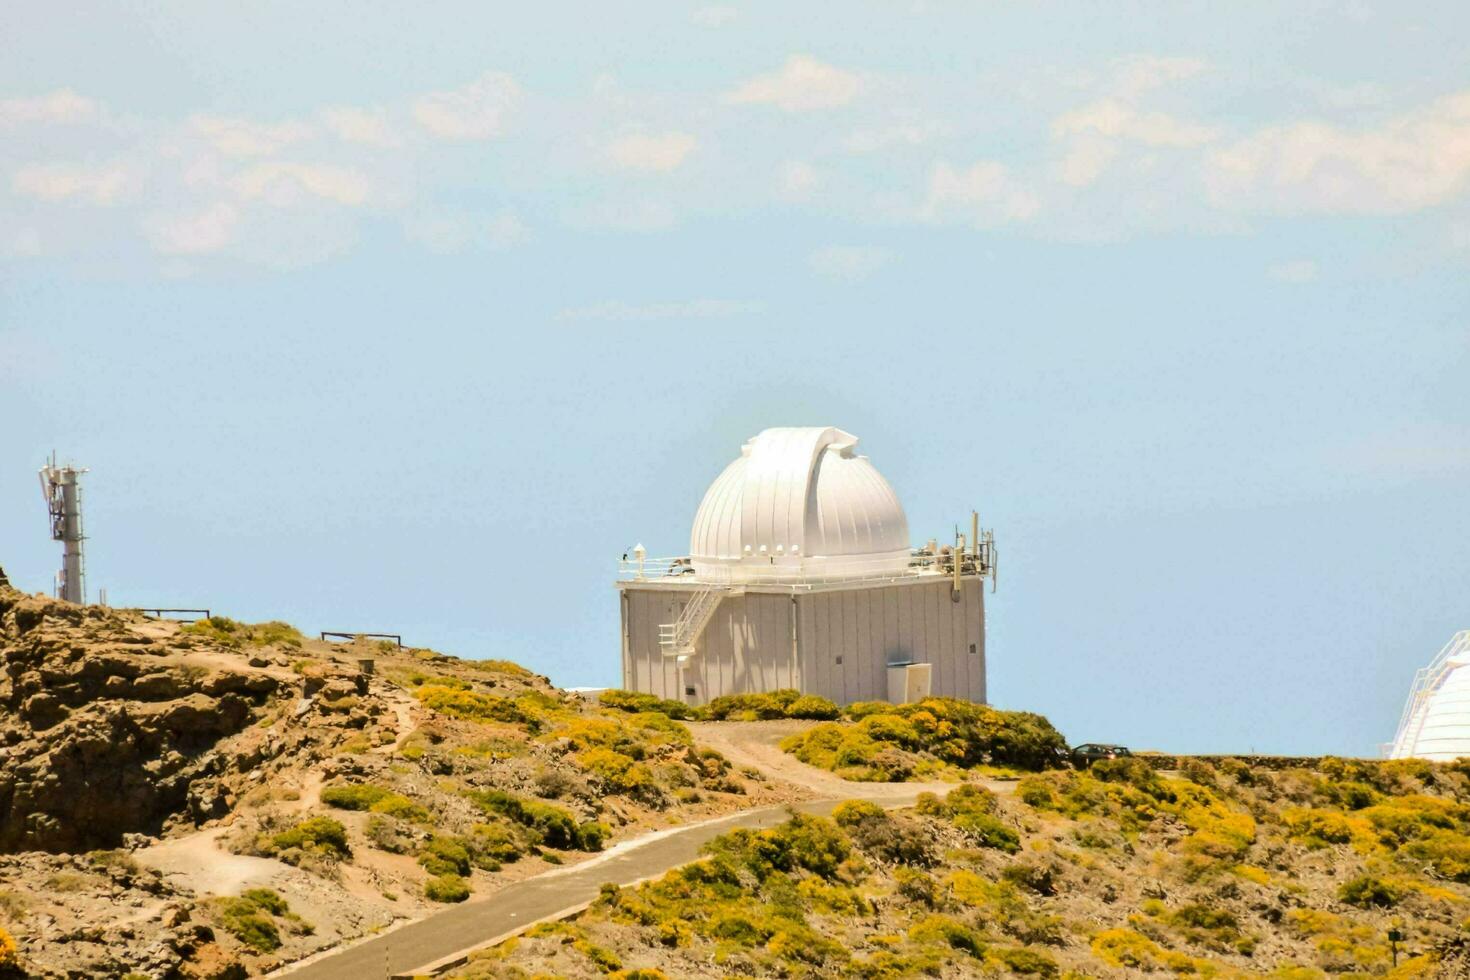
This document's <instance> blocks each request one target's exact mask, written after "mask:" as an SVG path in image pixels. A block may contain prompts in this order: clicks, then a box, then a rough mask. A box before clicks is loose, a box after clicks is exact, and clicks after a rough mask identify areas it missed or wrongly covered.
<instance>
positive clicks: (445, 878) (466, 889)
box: [424, 874, 470, 902]
mask: <svg viewBox="0 0 1470 980" xmlns="http://www.w3.org/2000/svg"><path fill="white" fill-rule="evenodd" d="M424 897H425V898H427V899H428V900H429V901H431V902H463V901H464V900H465V899H467V898H469V897H470V886H469V882H467V881H465V880H464V879H463V878H461V877H460V876H459V875H456V874H446V875H439V876H438V877H436V878H430V879H429V880H428V881H427V882H425V883H424Z"/></svg>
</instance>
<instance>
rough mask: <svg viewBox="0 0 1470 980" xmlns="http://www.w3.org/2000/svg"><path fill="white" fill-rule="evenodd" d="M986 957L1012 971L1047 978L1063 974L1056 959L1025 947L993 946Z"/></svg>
mask: <svg viewBox="0 0 1470 980" xmlns="http://www.w3.org/2000/svg"><path fill="white" fill-rule="evenodd" d="M985 958H986V959H987V960H990V961H992V962H995V963H999V964H1000V965H1001V966H1004V967H1005V968H1006V969H1007V970H1009V971H1010V972H1011V973H1021V974H1026V975H1029V976H1037V977H1047V978H1050V977H1057V976H1061V973H1062V971H1061V968H1060V967H1058V966H1057V961H1056V960H1054V959H1052V958H1051V957H1050V956H1048V955H1046V954H1045V953H1043V952H1040V951H1038V950H1034V949H1026V948H1025V947H1016V946H1005V947H994V946H992V947H991V948H990V949H989V950H987V951H986V954H985Z"/></svg>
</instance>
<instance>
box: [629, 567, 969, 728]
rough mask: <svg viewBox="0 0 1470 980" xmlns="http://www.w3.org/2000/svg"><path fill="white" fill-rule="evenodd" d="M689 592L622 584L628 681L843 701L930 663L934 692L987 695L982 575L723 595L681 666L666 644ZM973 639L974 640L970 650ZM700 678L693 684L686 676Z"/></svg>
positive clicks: (678, 689)
mask: <svg viewBox="0 0 1470 980" xmlns="http://www.w3.org/2000/svg"><path fill="white" fill-rule="evenodd" d="M689 594H690V593H688V592H683V591H677V590H669V589H638V588H625V589H624V590H623V631H624V651H623V686H624V687H626V688H628V689H630V690H635V691H646V692H648V693H650V694H655V695H658V696H659V697H665V698H675V699H681V700H686V701H689V702H690V703H694V704H703V703H705V702H706V701H708V700H709V699H710V698H713V697H717V696H719V695H721V694H733V693H742V692H750V691H772V690H775V689H777V688H782V687H794V688H797V689H798V690H801V691H805V692H809V693H812V694H821V695H823V696H825V697H828V698H831V699H832V700H833V701H836V702H837V703H838V704H849V703H851V702H853V701H870V700H881V699H884V698H886V697H887V694H888V680H887V674H886V670H887V667H888V665H889V664H890V663H898V662H913V663H930V664H933V665H934V672H933V686H932V693H934V694H938V695H945V696H948V697H958V698H967V699H969V700H973V701H984V700H985V585H984V583H983V582H981V581H979V580H975V579H969V580H966V581H965V582H964V583H963V588H962V590H961V596H960V601H959V602H954V601H952V599H951V597H950V583H949V582H948V581H945V580H939V581H928V582H917V583H912V584H903V585H890V586H884V587H882V588H871V589H848V590H844V591H832V592H808V593H799V594H797V595H796V596H794V597H793V596H792V595H791V594H789V593H767V592H754V591H747V592H745V593H744V594H737V595H731V596H727V597H726V598H725V600H724V601H723V602H722V603H720V606H719V608H718V609H717V610H716V611H715V614H714V617H713V618H712V619H711V620H710V622H709V625H708V626H706V627H705V631H704V635H703V636H702V637H701V638H700V643H699V650H698V652H696V654H695V655H694V656H693V657H691V658H690V660H689V662H688V663H687V664H686V665H685V666H684V668H683V684H682V685H681V684H680V682H679V668H678V667H677V666H676V665H675V664H674V662H673V660H672V659H671V658H665V657H664V656H663V654H662V651H661V650H660V649H659V645H658V627H659V624H660V623H670V622H673V621H674V620H675V619H677V618H678V615H679V610H680V609H682V608H683V605H684V603H685V601H687V597H688V596H689ZM972 650H973V652H972ZM691 687H692V688H694V693H693V694H692V695H689V694H686V693H685V690H684V689H686V688H691Z"/></svg>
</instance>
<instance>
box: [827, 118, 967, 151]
mask: <svg viewBox="0 0 1470 980" xmlns="http://www.w3.org/2000/svg"><path fill="white" fill-rule="evenodd" d="M943 132H944V126H943V125H942V124H941V123H939V122H937V121H933V120H930V121H927V122H911V123H899V124H896V125H892V126H883V127H879V128H876V129H860V130H857V131H855V132H853V133H852V134H851V135H849V136H848V137H847V139H845V140H844V141H843V144H842V145H843V146H844V147H845V148H846V149H847V151H848V152H849V153H877V152H878V151H880V150H886V149H888V148H889V147H891V146H923V145H924V144H925V143H928V142H930V141H931V140H933V139H934V138H935V137H937V136H939V135H940V134H942V133H943Z"/></svg>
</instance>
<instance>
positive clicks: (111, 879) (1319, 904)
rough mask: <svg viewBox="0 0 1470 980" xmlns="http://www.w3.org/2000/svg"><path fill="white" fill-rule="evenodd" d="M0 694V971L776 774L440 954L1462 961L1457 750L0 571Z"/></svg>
mask: <svg viewBox="0 0 1470 980" xmlns="http://www.w3.org/2000/svg"><path fill="white" fill-rule="evenodd" d="M0 709H3V710H0V976H4V975H10V976H34V977H44V978H62V977H65V978H80V977H109V978H118V977H123V978H127V980H188V978H198V980H204V978H215V980H227V978H228V980H237V978H244V977H249V976H256V975H261V974H265V973H269V972H271V971H273V970H274V969H276V968H278V967H281V966H283V965H286V964H289V963H291V962H293V961H297V960H300V959H303V958H306V957H309V956H311V955H313V954H315V953H319V952H323V951H326V950H330V949H332V948H333V947H337V946H341V945H344V944H349V943H352V942H353V941H354V940H357V939H360V938H363V937H367V936H369V935H371V934H373V933H375V932H378V931H381V930H383V929H385V928H388V927H390V926H393V925H394V924H401V923H404V922H406V921H411V920H420V919H424V918H426V917H430V916H432V915H434V913H435V912H436V911H440V910H443V909H444V908H446V906H448V905H452V904H454V903H457V902H462V901H467V900H473V899H474V898H476V897H485V896H490V895H493V894H495V893H496V892H497V891H498V890H499V889H501V888H502V887H504V886H505V885H507V884H509V883H512V882H515V881H517V880H519V879H524V878H528V877H532V876H537V875H540V874H543V873H545V872H548V871H552V870H556V869H557V868H558V866H564V865H572V864H576V863H579V862H582V861H586V860H588V859H589V858H591V856H592V855H594V854H595V853H596V852H598V851H599V850H602V849H604V848H606V847H608V846H609V845H612V844H615V843H619V842H624V841H630V840H632V839H634V838H638V837H641V836H644V835H648V834H649V833H650V832H653V831H660V830H664V829H669V828H674V827H677V826H679V825H681V824H689V823H696V822H698V821H701V820H703V819H705V818H709V817H714V816H719V815H723V814H729V813H732V812H734V811H737V810H748V809H755V808H759V807H762V806H770V805H771V804H784V803H790V802H794V801H798V800H807V801H813V808H814V809H819V810H821V812H824V813H825V812H829V811H830V812H831V817H830V818H829V817H825V816H800V817H795V816H794V817H793V818H792V819H791V820H790V821H789V822H788V823H786V824H784V825H781V826H777V827H774V828H772V829H766V830H745V831H739V832H736V833H733V834H728V835H725V836H723V837H718V838H716V839H714V841H713V842H712V843H711V844H710V845H709V846H708V848H707V852H706V857H705V858H703V859H702V860H701V861H699V862H698V863H696V864H694V865H690V866H687V867H684V868H681V869H678V870H675V871H672V872H669V873H668V874H665V875H663V876H662V877H658V878H656V879H654V880H652V881H647V882H645V883H644V884H641V885H637V886H633V887H628V888H623V889H617V888H607V889H605V890H604V893H603V894H602V896H601V898H600V899H598V900H597V901H596V902H594V903H593V905H592V907H591V908H589V909H588V910H587V911H585V912H582V913H580V914H578V915H575V916H573V917H572V918H571V919H568V920H565V921H556V922H551V923H548V924H544V925H541V926H538V927H537V928H535V929H533V930H532V931H531V932H529V933H527V934H526V935H523V936H521V937H519V938H517V939H515V940H512V941H511V942H508V943H504V944H502V945H500V946H499V947H497V948H494V949H491V950H487V951H484V952H481V953H478V954H476V955H475V956H474V957H473V958H472V960H471V961H470V962H469V963H468V964H467V965H465V966H463V967H461V968H460V969H459V973H460V975H461V976H464V977H474V978H489V977H494V978H506V980H523V978H531V977H536V976H566V977H587V978H599V977H604V976H607V977H610V978H613V980H639V978H642V980H658V978H660V977H710V978H714V977H727V976H752V977H759V976H782V977H848V976H857V977H866V978H871V980H882V978H888V977H893V978H898V977H910V976H920V975H922V976H936V977H967V976H997V975H1031V976H1039V977H1058V978H1060V977H1073V978H1081V977H1095V978H1103V977H1131V976H1138V975H1143V974H1149V973H1157V974H1160V975H1168V974H1181V975H1195V976H1204V977H1210V976H1213V977H1274V978H1278V980H1307V978H1325V977H1328V976H1347V977H1431V976H1434V977H1437V976H1444V977H1465V976H1470V962H1467V951H1466V935H1467V930H1470V767H1467V766H1464V765H1459V764H1456V765H1429V764H1425V763H1419V762H1397V763H1379V762H1357V761H1351V760H1333V759H1326V760H1322V759H1307V760H1291V759H1277V760H1241V759H1235V758H1215V759H1212V760H1209V761H1205V760H1200V759H1191V758H1187V757H1169V758H1167V759H1166V758H1162V757H1161V758H1157V759H1154V760H1152V761H1146V760H1144V759H1135V760H1132V761H1120V762H1110V763H1100V764H1099V765H1097V766H1095V767H1094V768H1093V769H1092V770H1090V771H1086V772H1078V771H1074V770H1071V769H1068V768H1058V767H1059V766H1060V764H1061V759H1062V757H1061V755H1060V754H1059V749H1060V748H1061V747H1062V745H1063V744H1064V743H1063V742H1062V740H1061V736H1060V734H1059V733H1058V732H1056V730H1055V729H1053V728H1052V727H1051V725H1050V724H1048V723H1047V722H1046V720H1045V719H1044V718H1041V717H1040V716H1037V715H1033V714H1027V713H1024V712H1005V711H998V710H995V709H992V708H990V707H988V706H984V705H974V704H969V703H967V702H958V701H948V700H943V699H931V700H927V701H924V702H921V703H919V704H915V705H904V706H897V707H895V706H892V705H886V704H881V703H871V704H859V705H851V706H848V707H847V708H845V709H842V710H838V709H837V708H836V706H834V705H832V704H831V703H830V702H826V701H824V700H823V699H820V698H812V697H809V696H808V697H802V696H798V695H797V694H796V692H776V693H773V694H769V695H753V696H750V695H747V696H739V697H732V698H726V699H720V700H719V701H718V702H717V703H713V704H711V705H709V706H707V707H706V708H705V709H701V710H699V711H692V710H691V709H690V708H689V707H688V706H687V705H683V704H679V703H675V702H663V701H658V700H657V699H653V698H649V697H647V696H645V695H636V694H629V693H627V692H607V693H606V694H604V695H603V696H602V697H601V698H599V699H598V700H596V701H589V700H587V699H584V698H582V697H580V696H578V695H575V694H572V693H569V692H565V691H561V690H558V689H557V688H556V687H554V686H553V685H551V684H550V683H549V682H548V681H547V680H546V679H545V678H543V677H539V676H537V675H535V674H533V673H531V672H529V671H527V670H525V669H524V668H522V667H520V666H517V665H516V664H514V663H511V662H508V661H503V660H486V661H469V660H460V659H456V658H454V657H450V656H446V655H443V654H440V653H436V652H434V651H430V650H422V649H411V650H400V649H398V648H397V647H396V645H392V644H376V643H369V642H365V641H362V640H359V641H357V642H354V643H350V644H329V643H323V642H319V641H315V640H311V639H308V638H306V637H303V636H302V635H301V634H300V633H299V632H297V631H296V630H294V629H292V628H291V627H290V626H287V625H285V624H282V623H262V624H254V625H251V624H245V623H238V622H235V621H234V620H231V619H227V618H223V617H217V618H214V619H210V620H207V621H204V622H201V623H196V624H191V625H184V624H180V623H175V622H159V621H155V620H151V619H148V618H146V617H144V616H142V615H141V614H139V613H137V612H129V611H125V610H109V609H99V608H89V607H79V606H75V605H71V604H68V603H64V602H58V601H55V600H52V599H47V598H44V597H36V596H28V595H24V594H21V593H19V592H16V591H14V590H11V589H8V588H5V587H0ZM916 783H917V784H919V785H915V784H916ZM923 789H929V790H932V791H933V792H932V793H931V794H930V795H927V796H919V792H920V790H923ZM900 791H902V792H900ZM850 796H851V797H857V796H868V797H872V798H874V799H876V800H879V801H887V802H888V803H889V804H890V805H891V804H893V803H894V802H895V801H899V800H902V801H903V802H904V803H909V802H912V801H913V800H914V799H916V798H917V799H918V800H919V803H918V805H917V806H913V807H909V808H908V809H903V810H895V811H886V810H883V809H880V808H879V807H877V806H875V805H873V804H872V803H857V802H849V803H842V804H839V805H836V809H835V810H833V809H832V807H833V806H834V802H835V801H836V800H841V799H848V798H849V797H850ZM817 804H820V805H819V806H818V805H817ZM777 812H779V811H777ZM742 819H744V818H742ZM769 822H770V820H769V819H766V818H763V822H762V823H760V824H759V825H760V826H769ZM695 829H698V828H695ZM714 833H715V831H714V830H713V829H709V830H708V831H707V833H706V834H705V836H706V837H709V836H713V834H714ZM652 836H654V837H659V836H661V835H657V834H655V835H652ZM665 866H667V865H665ZM598 870H600V869H598ZM659 870H662V867H661V868H660V869H659ZM556 880H562V879H560V878H558V879H556ZM629 880H633V879H631V878H630V879H629ZM587 888H588V890H589V897H590V892H591V891H592V890H593V889H595V882H589V883H588V884H587ZM492 904H493V903H492ZM568 904H571V903H570V902H569V903H568ZM436 921H440V922H442V921H444V920H436ZM510 924H514V922H511V923H510ZM432 925H433V923H432V922H431V923H429V924H428V926H432ZM408 928H409V929H417V928H421V927H420V926H417V925H410V926H408ZM395 935H397V934H395ZM1391 936H1395V937H1397V938H1396V939H1394V938H1391ZM450 938H451V940H452V941H453V942H460V940H461V938H462V940H463V944H464V945H471V944H473V943H474V942H476V941H478V940H480V939H482V938H485V937H481V936H478V935H465V936H463V937H460V936H459V935H458V934H457V933H456V934H455V935H454V936H451V937H450Z"/></svg>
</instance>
